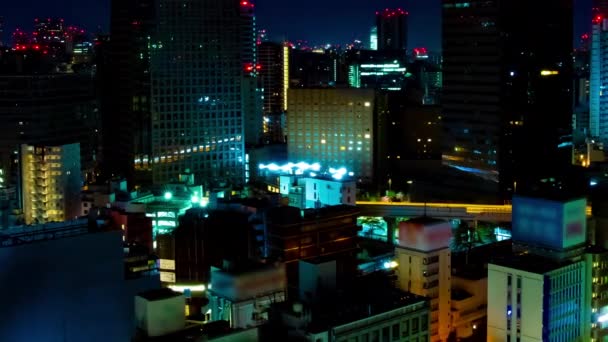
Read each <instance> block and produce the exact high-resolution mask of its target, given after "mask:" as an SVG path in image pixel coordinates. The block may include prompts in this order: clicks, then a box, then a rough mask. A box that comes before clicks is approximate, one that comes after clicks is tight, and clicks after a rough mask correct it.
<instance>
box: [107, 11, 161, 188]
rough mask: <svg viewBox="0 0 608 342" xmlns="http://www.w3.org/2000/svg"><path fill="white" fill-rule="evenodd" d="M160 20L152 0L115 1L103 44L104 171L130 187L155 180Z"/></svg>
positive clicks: (108, 175)
mask: <svg viewBox="0 0 608 342" xmlns="http://www.w3.org/2000/svg"><path fill="white" fill-rule="evenodd" d="M155 20H156V7H155V2H154V1H152V0H129V1H124V0H114V1H112V8H111V21H110V33H111V37H112V39H111V40H110V41H109V42H107V43H103V44H104V45H107V47H104V53H105V54H107V62H104V63H99V64H98V69H101V70H100V73H99V78H100V83H101V89H102V101H101V111H102V118H103V132H104V139H103V147H104V155H103V171H104V173H105V176H106V177H112V176H122V177H126V178H127V180H128V183H129V184H130V185H131V186H134V185H136V184H141V183H147V182H149V181H150V179H151V178H152V177H151V170H152V164H153V158H152V123H151V110H152V109H151V104H152V99H151V96H150V87H151V83H150V82H151V81H150V49H151V48H154V47H156V48H157V47H158V45H152V42H151V35H152V33H153V31H154V28H155V26H154V25H155ZM102 70H103V72H101V71H102Z"/></svg>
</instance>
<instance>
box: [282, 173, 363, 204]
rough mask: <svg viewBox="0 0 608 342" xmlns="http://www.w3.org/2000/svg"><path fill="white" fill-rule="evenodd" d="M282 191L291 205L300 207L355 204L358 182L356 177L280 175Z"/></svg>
mask: <svg viewBox="0 0 608 342" xmlns="http://www.w3.org/2000/svg"><path fill="white" fill-rule="evenodd" d="M279 189H280V193H281V195H283V196H286V197H288V198H289V205H291V206H294V207H298V208H300V209H310V208H321V207H325V206H331V205H341V204H346V205H353V206H354V205H355V202H356V194H357V183H356V181H355V180H354V179H352V178H351V179H340V180H338V179H333V178H330V177H310V176H309V177H302V176H300V177H298V176H280V186H279Z"/></svg>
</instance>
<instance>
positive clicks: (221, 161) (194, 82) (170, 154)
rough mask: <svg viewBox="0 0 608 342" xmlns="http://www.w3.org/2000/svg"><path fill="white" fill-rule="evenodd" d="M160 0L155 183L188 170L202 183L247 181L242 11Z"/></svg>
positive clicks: (216, 0)
mask: <svg viewBox="0 0 608 342" xmlns="http://www.w3.org/2000/svg"><path fill="white" fill-rule="evenodd" d="M249 5H250V3H249V2H247V1H240V2H239V1H237V0H210V1H202V0H197V1H192V2H188V3H185V2H183V1H176V0H160V1H159V7H158V10H159V12H158V20H157V21H158V25H157V36H156V37H155V38H154V39H153V41H152V43H151V48H152V51H151V78H152V153H153V165H152V170H153V180H154V182H155V183H162V182H166V181H168V180H170V179H172V178H176V177H177V176H178V174H179V173H180V172H184V171H185V170H187V169H189V170H190V171H191V172H192V173H194V174H195V175H196V176H197V180H199V181H202V182H211V183H213V182H224V181H228V182H233V183H242V182H243V178H244V161H245V160H244V159H245V155H244V136H243V135H244V127H243V116H244V115H243V103H242V93H241V89H242V84H241V80H242V77H243V68H244V67H245V66H244V65H242V62H243V45H244V43H243V41H242V37H244V36H247V37H248V36H249V35H243V34H241V31H242V30H243V28H244V27H245V26H246V25H242V21H241V10H240V6H249Z"/></svg>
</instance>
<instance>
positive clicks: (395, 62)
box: [346, 50, 408, 91]
mask: <svg viewBox="0 0 608 342" xmlns="http://www.w3.org/2000/svg"><path fill="white" fill-rule="evenodd" d="M404 57H405V55H404V54H403V53H402V52H400V51H370V50H351V51H350V52H348V53H347V55H346V64H347V65H348V84H349V85H350V86H351V87H353V88H371V89H376V90H379V89H382V90H390V91H399V90H401V89H402V88H403V87H404V84H405V81H406V78H407V76H408V72H407V71H408V70H407V67H406V64H407V63H406V62H405V58H404Z"/></svg>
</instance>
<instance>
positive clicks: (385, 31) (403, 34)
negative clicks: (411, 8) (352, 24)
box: [376, 8, 408, 54]
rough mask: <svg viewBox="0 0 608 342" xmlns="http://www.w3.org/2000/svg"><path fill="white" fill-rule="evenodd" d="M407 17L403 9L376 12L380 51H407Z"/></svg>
mask: <svg viewBox="0 0 608 342" xmlns="http://www.w3.org/2000/svg"><path fill="white" fill-rule="evenodd" d="M407 16H408V13H407V12H406V11H404V10H402V9H401V8H397V9H389V8H387V9H385V10H383V11H378V12H376V29H377V35H378V50H394V51H402V52H403V54H405V50H406V49H407Z"/></svg>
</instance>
